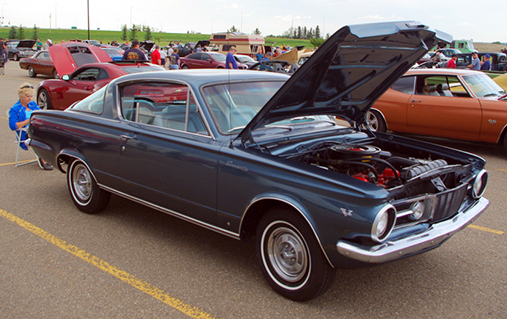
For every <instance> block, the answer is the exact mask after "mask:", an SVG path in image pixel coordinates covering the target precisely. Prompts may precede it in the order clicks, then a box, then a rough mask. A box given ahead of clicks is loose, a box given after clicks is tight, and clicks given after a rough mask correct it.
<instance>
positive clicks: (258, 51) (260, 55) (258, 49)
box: [255, 45, 264, 62]
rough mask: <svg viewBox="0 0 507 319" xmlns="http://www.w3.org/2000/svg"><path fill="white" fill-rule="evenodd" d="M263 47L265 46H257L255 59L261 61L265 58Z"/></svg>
mask: <svg viewBox="0 0 507 319" xmlns="http://www.w3.org/2000/svg"><path fill="white" fill-rule="evenodd" d="M262 49H263V47H262V46H260V45H259V47H258V48H257V54H256V55H255V59H256V60H257V61H259V62H261V61H262V59H264V54H263V53H262Z"/></svg>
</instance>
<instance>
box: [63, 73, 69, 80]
mask: <svg viewBox="0 0 507 319" xmlns="http://www.w3.org/2000/svg"><path fill="white" fill-rule="evenodd" d="M62 80H64V81H68V80H70V76H69V75H68V74H65V75H64V76H62Z"/></svg>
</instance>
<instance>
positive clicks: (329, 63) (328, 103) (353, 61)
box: [238, 21, 452, 142]
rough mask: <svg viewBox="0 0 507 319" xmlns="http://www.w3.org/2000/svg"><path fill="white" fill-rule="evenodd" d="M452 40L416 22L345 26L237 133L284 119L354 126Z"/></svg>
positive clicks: (247, 132) (248, 133) (248, 137)
mask: <svg viewBox="0 0 507 319" xmlns="http://www.w3.org/2000/svg"><path fill="white" fill-rule="evenodd" d="M439 41H442V42H451V41H452V37H451V36H450V35H449V34H447V33H443V32H440V31H434V30H430V29H429V28H428V27H427V26H424V25H422V24H420V23H419V22H414V21H404V22H387V23H374V24H361V25H352V26H345V27H343V28H341V29H340V30H338V31H337V32H336V33H335V34H334V35H333V36H331V37H330V38H329V39H328V40H327V41H326V42H325V43H324V44H323V45H322V46H321V47H320V48H319V49H318V50H317V51H315V53H314V54H313V55H312V56H311V57H310V58H309V59H308V61H306V62H305V63H304V64H303V66H302V67H301V68H300V69H299V70H298V71H297V72H296V73H294V75H293V76H292V77H291V78H290V79H289V80H288V81H287V82H286V83H285V84H284V85H283V86H282V87H281V88H280V90H278V92H277V93H276V94H275V95H274V96H273V97H272V98H271V99H270V100H269V101H268V102H267V103H266V105H265V106H264V107H263V108H262V109H261V110H260V111H259V113H257V115H256V116H255V117H254V118H253V119H252V121H251V122H250V123H249V124H248V125H247V126H246V127H245V128H244V129H243V130H242V131H241V133H240V134H239V135H238V138H241V139H242V141H243V142H245V141H247V140H251V136H252V131H253V130H254V129H256V128H258V127H261V126H264V125H266V124H269V123H273V122H276V121H280V120H283V119H287V118H292V117H298V116H311V115H336V116H339V117H341V118H344V119H348V120H349V121H351V122H355V124H356V125H360V124H361V123H362V122H363V121H364V114H365V113H366V112H367V111H368V110H369V109H370V107H371V106H372V105H373V103H374V102H375V101H376V100H377V99H378V98H379V97H380V96H381V95H382V94H383V93H384V92H385V91H386V90H387V89H388V88H389V87H390V86H391V84H393V82H395V81H396V80H397V79H398V78H399V77H401V76H402V75H403V74H404V73H405V72H406V71H407V70H408V69H410V67H411V66H412V65H413V64H414V63H415V62H416V61H418V60H419V59H420V58H421V57H422V56H423V55H424V54H425V53H426V52H427V51H428V48H432V47H433V46H435V45H436V44H437V42H439Z"/></svg>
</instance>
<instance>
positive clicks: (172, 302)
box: [0, 209, 213, 318]
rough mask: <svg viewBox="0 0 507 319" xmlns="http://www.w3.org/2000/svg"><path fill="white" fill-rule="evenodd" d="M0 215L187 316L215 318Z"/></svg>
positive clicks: (9, 216)
mask: <svg viewBox="0 0 507 319" xmlns="http://www.w3.org/2000/svg"><path fill="white" fill-rule="evenodd" d="M0 216H2V217H4V218H5V219H7V220H9V221H11V222H13V223H16V224H18V225H19V226H21V227H22V228H24V229H26V230H28V231H30V232H32V233H33V234H35V235H37V236H39V237H40V238H42V239H45V240H47V241H48V242H50V243H52V244H53V245H55V246H57V247H59V248H61V249H63V250H65V251H66V252H69V253H71V254H72V255H74V256H76V257H79V258H81V259H82V260H84V261H86V262H87V263H90V264H92V265H94V266H95V267H97V268H99V269H100V270H102V271H105V272H106V273H108V274H110V275H113V276H114V277H116V278H118V279H120V280H122V281H124V282H126V283H128V284H129V285H131V286H132V287H134V288H136V289H139V290H140V291H142V292H144V293H146V294H148V295H150V296H152V297H154V298H155V299H158V300H160V301H162V302H163V303H165V304H166V305H168V306H171V307H172V308H174V309H176V310H178V311H181V312H182V313H184V314H185V315H187V316H190V317H192V318H213V317H212V316H211V315H210V314H208V313H206V312H203V311H201V310H200V309H198V308H196V307H192V306H190V305H187V304H186V303H184V302H183V301H181V300H179V299H177V298H174V297H171V296H170V295H169V294H167V293H165V292H164V291H163V290H161V289H159V288H157V287H155V286H152V285H151V284H149V283H147V282H145V281H142V280H140V279H137V278H136V277H134V276H132V275H130V274H129V273H127V272H125V271H123V270H121V269H119V268H116V267H115V266H113V265H111V264H109V263H108V262H106V261H104V260H102V259H100V258H98V257H95V256H93V255H90V254H89V253H87V252H86V251H84V250H82V249H79V248H78V247H76V246H74V245H71V244H69V243H67V242H65V241H64V240H62V239H60V238H58V237H55V236H53V235H51V234H50V233H48V232H46V231H44V230H42V229H40V228H39V227H37V226H35V225H33V224H31V223H29V222H27V221H25V220H23V219H21V218H19V217H17V216H14V215H12V214H10V213H8V212H6V211H4V210H2V209H0Z"/></svg>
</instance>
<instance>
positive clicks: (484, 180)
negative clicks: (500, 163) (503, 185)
mask: <svg viewBox="0 0 507 319" xmlns="http://www.w3.org/2000/svg"><path fill="white" fill-rule="evenodd" d="M486 184H488V172H486V170H484V169H483V170H482V171H480V172H479V174H477V176H476V177H475V180H474V185H473V186H472V196H473V197H474V198H475V199H478V198H479V197H481V196H482V194H484V191H485V190H486Z"/></svg>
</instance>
